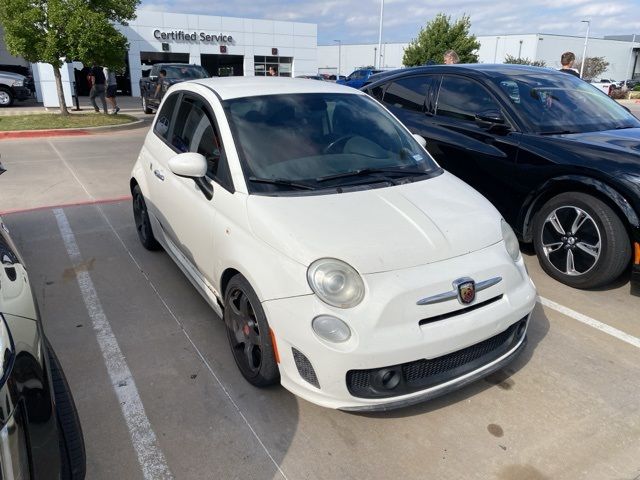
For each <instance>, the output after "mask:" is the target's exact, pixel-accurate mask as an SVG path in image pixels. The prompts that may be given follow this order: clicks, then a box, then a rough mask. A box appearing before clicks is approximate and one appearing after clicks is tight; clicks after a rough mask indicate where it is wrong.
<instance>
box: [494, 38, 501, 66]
mask: <svg viewBox="0 0 640 480" xmlns="http://www.w3.org/2000/svg"><path fill="white" fill-rule="evenodd" d="M499 41H500V37H496V49H495V50H494V51H493V63H496V62H497V61H498V42H499Z"/></svg>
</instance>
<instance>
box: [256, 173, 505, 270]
mask: <svg viewBox="0 0 640 480" xmlns="http://www.w3.org/2000/svg"><path fill="white" fill-rule="evenodd" d="M247 209H248V215H249V222H250V224H251V228H252V229H253V232H254V234H255V235H256V236H257V237H258V238H260V239H261V240H263V241H264V242H266V243H267V244H269V245H270V246H272V247H273V248H275V249H276V250H278V251H280V252H281V253H282V254H284V255H286V256H288V257H289V258H291V259H293V260H295V261H297V262H299V263H301V264H303V265H307V266H308V265H309V264H311V262H313V261H314V260H317V259H318V258H323V257H333V258H338V259H340V260H343V261H345V262H347V263H349V264H350V265H351V266H353V267H354V268H355V269H356V270H358V271H359V272H360V273H361V274H368V273H376V272H385V271H391V270H399V269H404V268H410V267H414V266H417V265H424V264H428V263H432V262H438V261H441V260H445V259H447V258H452V257H456V256H459V255H464V254H466V253H469V252H472V251H475V250H479V249H481V248H485V247H487V246H489V245H492V244H494V243H497V242H499V241H501V240H502V232H501V228H500V214H499V213H498V212H497V211H496V209H495V208H494V207H493V206H492V205H491V204H490V203H489V202H488V201H487V200H486V199H485V198H484V197H483V196H481V195H480V194H479V193H478V192H476V191H475V190H473V189H472V188H471V187H469V186H468V185H467V184H465V183H463V182H462V181H461V180H458V179H457V178H456V177H454V176H453V175H451V174H448V173H446V172H445V173H443V174H442V175H440V176H438V177H435V178H431V179H428V180H423V181H419V182H415V183H410V184H405V185H398V186H394V187H387V188H378V189H371V190H365V191H357V192H349V193H341V194H338V193H336V194H329V195H310V196H295V197H269V196H260V195H250V196H249V198H248V200H247Z"/></svg>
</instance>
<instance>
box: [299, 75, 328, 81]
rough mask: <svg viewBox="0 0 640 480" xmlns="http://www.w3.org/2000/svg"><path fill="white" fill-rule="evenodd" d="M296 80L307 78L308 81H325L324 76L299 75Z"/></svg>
mask: <svg viewBox="0 0 640 480" xmlns="http://www.w3.org/2000/svg"><path fill="white" fill-rule="evenodd" d="M296 78H306V79H307V80H320V81H323V82H324V81H325V78H324V76H322V75H298V76H297V77H296Z"/></svg>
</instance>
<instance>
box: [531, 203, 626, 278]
mask: <svg viewBox="0 0 640 480" xmlns="http://www.w3.org/2000/svg"><path fill="white" fill-rule="evenodd" d="M533 241H534V246H535V249H536V253H537V255H538V259H539V261H540V265H541V266H542V268H543V269H544V270H545V271H546V272H547V273H548V274H549V275H550V276H552V277H553V278H555V279H556V280H559V281H561V282H562V283H565V284H567V285H570V286H572V287H576V288H594V287H600V286H603V285H606V284H608V283H610V282H612V281H613V280H615V279H616V278H617V277H618V276H619V275H620V274H621V273H622V271H623V270H624V269H625V267H626V266H627V265H628V264H629V261H630V258H631V243H630V241H629V236H628V235H627V232H626V230H625V228H624V225H623V224H622V222H621V221H620V219H619V218H618V216H617V215H616V214H615V212H614V211H613V210H612V209H611V208H610V207H609V206H608V205H606V204H605V203H603V202H602V201H600V200H598V199H597V198H595V197H592V196H590V195H587V194H584V193H579V192H571V193H563V194H561V195H558V196H556V197H554V198H552V199H551V200H549V201H548V202H547V203H546V204H545V205H544V206H543V207H542V209H541V210H540V211H539V212H538V214H537V215H536V217H535V220H534V239H533Z"/></svg>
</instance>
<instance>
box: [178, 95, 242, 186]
mask: <svg viewBox="0 0 640 480" xmlns="http://www.w3.org/2000/svg"><path fill="white" fill-rule="evenodd" d="M205 103H206V101H205V100H204V99H201V98H199V97H196V96H192V95H188V94H185V95H184V96H183V97H182V101H181V103H180V107H179V109H178V113H177V116H176V120H175V126H174V128H173V132H172V135H171V145H172V146H173V148H174V149H175V150H177V151H178V152H181V153H185V152H194V153H199V154H201V155H202V156H204V158H206V159H207V173H206V175H207V177H208V178H210V179H211V180H214V181H216V182H217V183H219V184H220V185H222V186H223V187H224V188H226V189H227V190H229V191H232V190H233V182H232V180H231V172H230V171H229V165H228V164H227V161H226V156H225V155H224V149H223V146H222V141H221V140H220V134H219V132H218V129H217V128H216V125H215V122H214V121H213V120H212V115H211V113H210V111H209V109H208V108H207V107H206V106H205Z"/></svg>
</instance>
